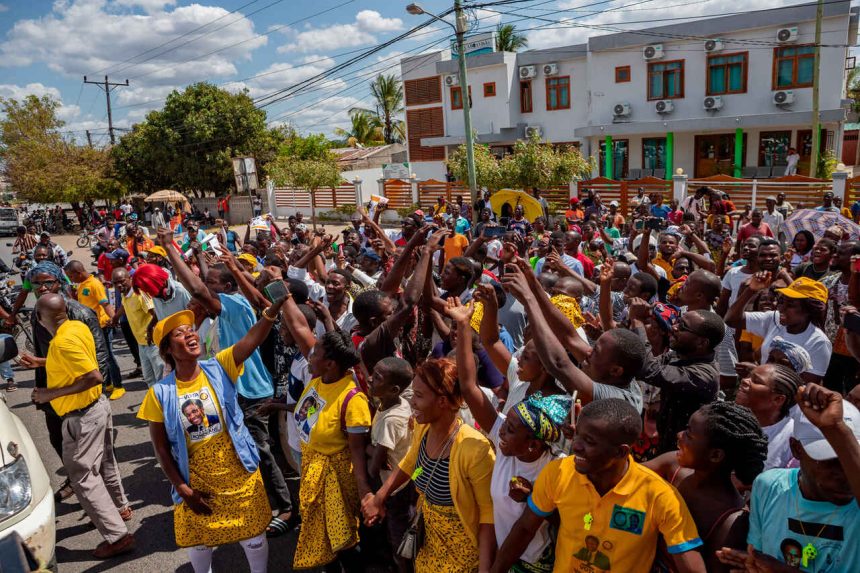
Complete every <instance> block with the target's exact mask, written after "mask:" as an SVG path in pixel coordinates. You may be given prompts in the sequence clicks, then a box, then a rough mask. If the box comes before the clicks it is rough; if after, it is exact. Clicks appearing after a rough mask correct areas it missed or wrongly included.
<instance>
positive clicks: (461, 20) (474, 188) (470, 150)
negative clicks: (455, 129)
mask: <svg viewBox="0 0 860 573" xmlns="http://www.w3.org/2000/svg"><path fill="white" fill-rule="evenodd" d="M460 1H461V0H454V14H455V19H456V22H457V24H456V25H454V24H452V23H451V22H448V21H447V20H443V19H442V18H440V17H439V16H436V15H435V14H431V13H430V12H427V11H426V10H424V8H422V7H421V6H419V5H418V4H415V3H414V2H413V3H412V4H409V5H408V6H406V12H408V13H409V14H412V15H413V16H418V15H421V14H426V15H427V16H430V17H431V18H432V19H434V20H438V21H439V22H443V23H445V24H447V25H449V26H451V27H452V28H454V35H455V38H456V41H457V54H458V55H457V61H458V63H459V66H460V94H461V95H460V97H461V99H462V100H463V127H464V129H465V130H466V170H467V171H468V174H469V196H470V198H471V201H472V205H474V204H475V203H477V202H478V184H477V182H476V181H475V142H474V136H473V134H472V111H471V105H470V103H471V102H470V101H469V84H468V81H467V77H466V54H465V49H464V48H463V39H464V37H465V36H466V28H467V26H466V17H465V15H464V14H463V8H462V6H461V5H460ZM472 211H473V213H472V215H473V218H474V221H473V223H474V222H477V220H478V213H477V212H476V211H475V210H474V209H473V210H472Z"/></svg>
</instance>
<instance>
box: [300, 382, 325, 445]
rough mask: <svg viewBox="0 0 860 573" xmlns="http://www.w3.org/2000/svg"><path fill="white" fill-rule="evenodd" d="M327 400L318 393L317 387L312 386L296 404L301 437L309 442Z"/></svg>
mask: <svg viewBox="0 0 860 573" xmlns="http://www.w3.org/2000/svg"><path fill="white" fill-rule="evenodd" d="M325 405H326V401H325V400H323V399H322V397H321V396H320V395H319V394H317V391H316V389H314V388H311V389H310V390H309V391H308V393H307V394H305V396H304V398H302V400H301V402H299V405H298V406H296V413H295V416H296V424H297V425H298V427H299V439H301V441H303V442H305V443H308V442H309V441H310V439H311V430H312V429H313V427H314V426H315V425H316V423H317V420H318V419H319V416H320V412H321V411H322V409H323V408H325Z"/></svg>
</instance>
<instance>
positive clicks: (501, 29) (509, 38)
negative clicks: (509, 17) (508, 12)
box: [496, 22, 529, 52]
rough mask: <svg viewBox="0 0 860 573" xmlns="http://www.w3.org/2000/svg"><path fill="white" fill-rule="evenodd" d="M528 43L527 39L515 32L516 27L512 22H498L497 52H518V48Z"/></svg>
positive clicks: (526, 45)
mask: <svg viewBox="0 0 860 573" xmlns="http://www.w3.org/2000/svg"><path fill="white" fill-rule="evenodd" d="M528 45H529V39H528V38H526V37H525V36H524V35H522V34H520V33H518V32H517V27H516V26H514V25H513V24H502V23H501V22H500V23H499V25H498V26H496V51H497V52H518V51H519V50H520V48H526V47H528Z"/></svg>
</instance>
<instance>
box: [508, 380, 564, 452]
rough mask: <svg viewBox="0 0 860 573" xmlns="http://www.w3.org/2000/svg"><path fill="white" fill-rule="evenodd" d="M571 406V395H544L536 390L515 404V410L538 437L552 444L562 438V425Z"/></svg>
mask: <svg viewBox="0 0 860 573" xmlns="http://www.w3.org/2000/svg"><path fill="white" fill-rule="evenodd" d="M570 407H571V398H570V396H567V395H561V394H556V395H552V396H543V395H542V394H541V393H540V392H535V393H534V394H532V395H531V396H529V397H528V398H526V399H525V400H523V401H522V402H520V403H519V404H517V405H516V406H514V411H515V412H516V413H517V415H518V416H519V417H520V420H522V422H523V424H525V426H526V428H528V429H529V430H531V432H532V434H534V437H535V438H536V439H538V440H540V441H542V442H544V443H547V444H551V443H553V442H557V441H558V440H559V439H560V438H561V425H562V424H563V423H564V419H565V417H567V414H568V412H570Z"/></svg>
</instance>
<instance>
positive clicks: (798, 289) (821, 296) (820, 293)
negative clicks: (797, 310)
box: [776, 277, 828, 304]
mask: <svg viewBox="0 0 860 573" xmlns="http://www.w3.org/2000/svg"><path fill="white" fill-rule="evenodd" d="M776 292H778V293H779V294H781V295H783V296H787V297H788V298H811V299H813V300H817V301H820V302H823V303H824V304H827V295H828V291H827V287H826V286H824V285H823V284H821V283H820V282H818V281H816V280H813V279H811V278H809V277H800V278H799V279H797V280H796V281H794V282H793V283H791V284H790V285H788V286H787V287H785V288H778V289H776Z"/></svg>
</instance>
